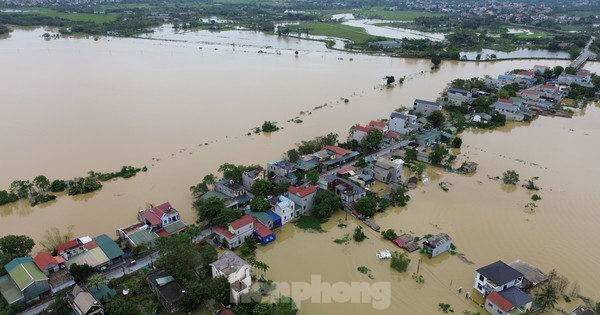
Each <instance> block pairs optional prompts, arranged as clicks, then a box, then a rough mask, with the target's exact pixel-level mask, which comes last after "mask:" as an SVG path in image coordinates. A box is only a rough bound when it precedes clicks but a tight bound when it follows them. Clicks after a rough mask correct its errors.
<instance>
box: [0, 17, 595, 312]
mask: <svg viewBox="0 0 600 315" xmlns="http://www.w3.org/2000/svg"><path fill="white" fill-rule="evenodd" d="M43 32H44V31H43V30H42V29H37V30H35V31H33V32H24V31H19V30H16V31H15V32H13V33H12V37H11V38H10V39H8V40H5V41H2V42H1V43H0V53H1V54H2V57H3V58H1V59H0V68H1V69H2V72H3V74H10V75H2V76H0V94H1V95H2V102H0V110H2V112H3V113H5V114H6V115H10V117H11V119H7V120H4V121H3V123H2V124H0V141H1V142H2V144H3V151H2V155H1V156H2V163H1V164H0V187H2V189H6V188H7V187H8V186H9V185H10V182H11V181H13V180H14V179H33V178H34V177H35V176H37V175H40V174H44V175H46V176H48V177H49V178H51V179H56V178H61V179H68V178H73V177H75V176H84V175H85V174H87V172H88V171H89V170H97V171H102V172H108V171H114V170H118V169H119V168H120V167H121V165H124V164H125V165H135V166H143V165H147V166H148V167H149V170H148V172H147V173H143V174H138V175H137V176H136V177H134V178H131V179H129V180H126V181H125V180H116V181H110V182H107V183H105V184H104V187H103V188H102V189H101V190H100V191H97V192H96V193H94V194H90V195H83V196H77V197H75V198H74V197H70V196H61V197H59V199H58V200H57V201H56V202H54V203H50V204H48V205H47V206H45V207H34V208H31V207H29V206H28V204H27V202H26V201H22V202H19V203H16V204H13V205H9V206H3V207H0V216H1V218H0V234H2V235H6V234H28V235H30V236H31V237H32V238H34V240H36V241H39V240H40V239H41V238H42V235H43V232H44V230H45V229H47V227H51V226H56V227H59V228H60V229H62V230H65V229H66V227H67V226H69V225H71V224H73V225H75V228H74V232H75V234H76V235H91V236H95V235H98V234H100V233H108V234H109V235H114V234H113V233H114V230H115V229H117V228H119V227H122V226H125V225H127V224H130V223H132V222H134V221H135V217H136V212H137V209H140V208H142V207H144V205H145V204H146V203H153V204H156V203H158V202H164V201H170V202H171V204H172V205H173V206H174V207H175V208H177V209H178V210H179V211H180V212H181V215H182V219H183V220H184V221H185V222H188V223H191V222H194V221H195V215H194V211H193V209H192V207H191V204H192V198H191V196H190V193H189V187H190V186H192V185H194V184H196V183H197V182H198V181H199V180H200V179H201V178H202V177H203V176H204V175H206V174H208V173H216V170H217V168H218V166H219V165H220V164H222V163H224V162H230V163H235V164H245V165H248V164H254V163H258V164H264V163H265V161H268V160H271V159H273V158H276V157H279V156H281V155H282V154H283V152H286V151H287V150H288V149H289V148H290V147H291V146H292V144H293V143H298V142H300V141H302V140H306V139H311V138H314V137H316V136H320V135H323V134H327V133H329V132H335V133H338V134H339V135H340V138H344V137H345V135H347V132H348V128H349V126H351V125H352V124H354V123H366V122H367V121H369V120H371V119H376V118H385V117H389V113H390V112H391V111H392V110H394V109H396V108H398V107H399V106H400V105H403V104H404V105H406V104H412V102H413V101H414V99H415V98H424V99H435V98H437V97H438V96H439V94H438V93H439V92H440V91H442V90H443V89H444V87H445V86H446V84H447V83H448V82H450V81H451V80H453V79H455V78H456V77H460V78H463V79H468V78H471V77H481V76H484V75H496V74H498V73H504V72H505V71H508V70H511V69H514V68H529V67H531V66H532V65H535V64H545V65H548V66H551V67H554V66H556V65H562V66H566V64H567V62H565V61H539V60H533V61H526V60H516V61H504V62H502V61H498V62H493V63H460V62H446V61H445V62H443V63H442V64H441V67H440V69H439V70H438V71H436V72H434V73H431V72H429V68H430V66H431V62H430V60H419V59H402V58H389V57H376V56H364V55H350V56H352V58H353V59H354V60H353V62H350V61H348V59H349V58H348V57H349V55H348V54H338V53H325V52H316V51H308V50H306V51H302V53H301V54H300V56H298V57H296V56H295V55H294V53H293V51H283V52H282V54H281V55H276V54H257V53H256V51H253V52H244V51H243V50H237V49H236V50H235V51H234V50H232V49H223V47H228V46H223V45H210V44H202V45H198V44H197V43H193V42H186V41H181V42H179V41H178V42H173V41H159V40H146V39H121V38H102V39H100V40H99V41H93V40H86V39H68V40H66V39H65V40H63V39H60V40H52V41H48V42H45V41H44V40H43V39H42V38H41V34H43ZM192 36H193V35H192ZM245 36H257V37H260V36H262V35H258V34H255V35H252V34H247V35H245ZM183 38H185V36H183ZM199 46H201V47H203V49H199ZM214 48H218V50H214ZM338 58H342V59H343V60H339V59H338ZM586 68H589V69H590V70H592V71H598V70H600V64H598V63H590V64H587V65H586ZM384 75H394V76H396V77H403V76H406V81H405V83H404V85H403V86H399V87H396V88H392V89H386V90H384V91H382V90H381V89H380V87H379V86H378V83H379V78H381V77H382V76H384ZM32 91H35V92H32ZM340 97H345V98H348V99H349V103H347V104H344V103H340V102H339V100H340ZM325 103H326V104H327V106H326V107H324V108H321V109H318V110H315V109H314V108H315V107H316V106H319V105H323V104H325ZM301 111H302V112H305V113H306V114H304V115H300V114H299V113H300V112H301ZM308 112H310V113H311V114H310V115H309V114H307V113H308ZM296 116H299V117H301V118H302V120H303V123H301V124H295V123H287V122H286V121H288V120H289V119H291V118H294V117H296ZM265 120H271V121H277V122H278V124H279V125H280V126H282V127H284V129H283V130H281V131H278V132H276V133H273V134H271V135H270V136H269V137H265V136H264V135H256V134H251V135H250V136H247V135H246V134H247V133H248V131H250V130H251V129H252V128H254V127H256V126H259V125H260V124H261V123H262V122H263V121H265ZM598 121H600V109H599V108H598V107H596V106H589V107H588V108H587V109H586V113H585V116H575V117H573V118H572V119H559V118H548V117H539V118H538V119H537V120H535V121H534V122H532V123H530V125H529V126H524V125H523V124H515V123H508V124H507V126H506V127H504V128H501V129H500V130H499V131H496V132H491V131H479V130H467V131H465V132H464V133H463V134H462V138H463V147H462V149H461V152H460V156H459V157H458V159H462V160H465V159H469V160H472V161H475V162H477V163H479V168H478V171H477V173H476V174H473V175H471V176H462V175H459V174H452V173H445V172H442V171H440V170H439V169H435V168H429V169H428V175H429V176H430V181H429V182H428V183H426V184H424V185H423V184H421V185H419V187H418V188H417V189H415V190H412V191H411V192H410V195H411V201H410V203H409V205H408V206H407V207H405V208H403V209H398V208H392V209H389V210H388V211H387V212H386V213H385V214H384V215H382V216H377V217H376V218H375V220H376V222H377V223H378V224H379V225H381V227H382V229H390V228H393V229H395V230H396V231H397V232H399V231H403V232H406V233H410V234H412V235H414V236H419V237H422V236H423V235H425V234H428V233H430V234H434V233H439V232H445V233H448V234H449V235H450V236H451V237H452V238H453V240H454V243H455V244H456V246H457V252H459V253H462V254H464V255H465V256H464V257H466V258H467V259H468V260H469V261H472V262H474V265H471V264H468V263H466V262H465V261H464V260H462V259H460V258H459V256H451V255H449V254H444V255H445V256H441V257H440V258H436V259H435V260H432V261H428V260H427V259H428V258H427V257H425V256H422V255H421V254H419V253H417V252H414V253H411V254H410V258H411V259H412V262H411V264H410V265H409V270H408V271H407V273H405V274H399V273H397V272H395V271H392V270H391V269H390V268H389V261H382V260H379V259H377V258H376V257H375V253H376V252H377V251H378V250H381V249H390V250H395V249H396V248H395V247H394V245H392V244H391V243H389V242H385V241H383V240H382V239H381V237H380V236H379V234H378V233H376V232H374V231H371V230H369V229H368V228H366V227H365V233H366V234H367V236H368V237H369V239H367V240H366V241H365V242H363V243H362V244H356V243H354V242H350V244H348V245H338V244H336V243H334V242H333V240H334V239H336V238H340V237H343V236H344V235H345V234H347V233H351V231H352V230H353V229H354V228H355V227H356V226H357V225H358V224H360V223H358V222H356V221H354V219H353V218H348V223H347V224H348V227H346V228H344V229H341V228H339V227H338V226H337V223H338V220H340V219H341V220H343V221H344V222H345V217H344V215H343V214H342V213H338V214H336V215H334V217H333V218H332V219H331V220H330V221H329V222H328V223H326V224H325V225H324V229H325V230H326V231H327V232H325V233H307V232H304V231H302V230H298V229H297V228H296V227H294V226H293V225H291V224H289V225H286V227H284V228H283V229H280V230H278V231H276V234H277V241H276V242H275V243H274V244H269V245H267V246H266V247H261V248H260V249H259V250H258V253H257V256H258V257H257V259H259V260H261V261H264V262H265V263H267V264H268V265H269V266H270V269H269V270H268V272H267V276H268V277H269V278H270V279H273V280H274V281H282V282H291V281H304V282H306V281H310V279H311V276H313V275H320V276H321V278H322V279H323V281H328V282H330V283H335V282H351V281H358V282H367V283H375V282H377V281H384V282H389V283H390V286H391V296H390V303H391V304H390V307H389V308H388V309H386V310H384V311H381V312H379V313H382V314H398V313H402V314H417V315H419V314H423V315H428V314H436V313H438V306H437V305H438V303H442V302H443V303H449V304H451V305H452V306H453V308H454V309H455V311H456V313H462V311H464V310H469V311H480V312H483V311H482V310H480V309H478V307H477V306H476V305H474V304H473V303H471V302H469V301H467V300H465V299H464V296H463V295H459V294H458V292H457V288H458V287H461V286H462V287H463V288H465V289H466V288H470V287H471V285H472V280H473V276H474V270H475V269H477V268H478V267H479V266H482V265H484V264H488V263H491V262H493V261H496V260H498V259H502V260H504V261H506V262H510V261H512V260H514V259H523V260H526V261H528V262H530V263H532V264H534V265H536V266H538V267H539V268H541V269H542V270H544V271H549V270H550V269H553V268H556V270H558V272H559V273H560V274H563V275H565V276H567V277H568V278H569V279H570V280H571V281H574V280H578V281H579V284H580V285H581V291H582V294H583V295H587V296H595V295H598V293H599V292H600V274H596V273H590V272H589V270H595V269H594V268H596V265H595V264H596V262H597V261H598V260H600V252H598V251H594V250H590V247H589V244H590V240H594V239H595V238H596V237H597V226H598V225H600V215H599V214H598V211H597V207H598V204H600V195H598V193H597V187H596V185H595V182H596V179H597V178H599V177H600V168H598V167H595V165H597V157H598V156H600V152H599V151H598V150H600V148H599V147H598V146H595V145H593V144H594V143H598V141H600V139H599V138H600V131H599V129H598ZM16 133H18V136H15V134H16ZM204 143H208V144H209V145H202V146H199V144H204ZM24 144H26V145H24ZM40 152H43V154H41V153H40ZM190 153H192V154H190ZM508 169H514V170H515V171H516V172H517V173H519V174H520V177H521V178H522V179H524V180H526V179H529V178H532V177H534V176H538V177H539V178H540V179H539V181H538V182H537V185H538V186H540V188H541V190H540V191H539V192H538V194H539V195H540V196H542V198H543V199H542V200H540V201H539V202H537V203H538V205H539V207H538V208H537V209H536V210H535V214H534V215H532V214H530V213H527V211H524V205H526V204H527V203H528V202H530V200H531V199H530V198H531V197H530V193H529V192H527V191H526V190H525V189H524V188H522V187H520V186H519V187H513V189H514V191H512V192H510V193H506V192H505V191H504V190H503V188H502V184H501V183H500V182H498V181H495V180H490V179H488V176H500V175H501V174H502V172H504V171H506V170H508ZM432 172H433V173H432ZM440 181H444V182H448V183H451V186H450V190H449V191H448V192H445V191H443V190H442V189H440V188H439V187H438V184H439V182H440ZM82 201H83V202H82ZM419 259H421V260H422V263H421V267H420V268H421V269H420V272H421V273H422V274H423V276H424V278H425V283H423V284H418V283H416V282H415V281H413V280H412V278H411V274H412V273H413V272H416V269H417V265H418V264H417V262H418V261H419ZM359 266H366V267H368V268H369V269H371V273H372V275H373V277H374V279H369V278H368V277H367V276H366V275H364V274H361V273H360V272H358V271H357V268H358V267H359ZM301 307H302V308H301V312H300V314H324V313H334V314H339V313H346V314H370V313H372V312H373V308H372V306H371V304H350V303H345V304H340V303H328V304H324V303H310V301H308V302H307V301H303V302H302V304H301ZM563 308H565V307H563ZM566 308H569V305H566Z"/></svg>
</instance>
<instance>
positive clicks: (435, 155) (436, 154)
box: [429, 144, 448, 164]
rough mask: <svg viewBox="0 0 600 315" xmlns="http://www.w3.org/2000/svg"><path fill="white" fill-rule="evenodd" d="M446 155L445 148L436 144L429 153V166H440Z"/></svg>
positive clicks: (446, 150)
mask: <svg viewBox="0 0 600 315" xmlns="http://www.w3.org/2000/svg"><path fill="white" fill-rule="evenodd" d="M446 155H448V149H446V146H444V145H441V144H438V145H436V146H435V147H434V148H433V151H431V153H429V160H431V164H440V163H442V161H443V160H444V158H445V157H446Z"/></svg>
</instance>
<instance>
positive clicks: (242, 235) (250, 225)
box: [215, 215, 254, 249]
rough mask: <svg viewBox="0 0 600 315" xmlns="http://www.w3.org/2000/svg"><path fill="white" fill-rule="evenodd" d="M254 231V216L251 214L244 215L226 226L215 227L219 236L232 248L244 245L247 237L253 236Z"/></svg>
mask: <svg viewBox="0 0 600 315" xmlns="http://www.w3.org/2000/svg"><path fill="white" fill-rule="evenodd" d="M253 231H254V218H253V217H251V216H249V215H244V216H242V217H241V218H239V219H237V220H235V221H233V222H231V223H229V224H228V225H227V227H225V228H223V227H216V228H215V234H216V235H217V238H219V240H220V241H221V242H222V243H224V245H226V246H227V247H228V248H230V249H233V248H236V247H238V246H240V245H242V244H243V243H244V242H245V241H246V237H252V232H253Z"/></svg>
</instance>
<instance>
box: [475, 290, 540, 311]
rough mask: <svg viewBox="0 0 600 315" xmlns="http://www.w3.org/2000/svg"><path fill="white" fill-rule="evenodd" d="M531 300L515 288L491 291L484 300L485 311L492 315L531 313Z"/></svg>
mask: <svg viewBox="0 0 600 315" xmlns="http://www.w3.org/2000/svg"><path fill="white" fill-rule="evenodd" d="M532 306H533V298H531V297H530V296H529V295H527V293H525V292H523V291H521V290H520V289H519V288H517V287H511V288H508V289H506V290H502V291H500V292H496V291H492V293H490V294H489V295H488V296H487V297H486V299H485V310H486V311H488V312H490V313H491V314H494V315H496V314H497V315H518V314H525V313H528V312H529V311H531V309H532Z"/></svg>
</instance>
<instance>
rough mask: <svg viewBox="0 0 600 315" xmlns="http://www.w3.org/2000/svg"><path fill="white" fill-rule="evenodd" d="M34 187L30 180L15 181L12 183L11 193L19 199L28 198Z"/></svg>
mask: <svg viewBox="0 0 600 315" xmlns="http://www.w3.org/2000/svg"><path fill="white" fill-rule="evenodd" d="M31 187H33V185H32V184H31V183H30V182H29V181H28V180H15V181H13V182H12V183H10V187H9V189H8V190H9V191H10V192H11V193H12V194H15V195H17V197H19V198H27V196H28V195H29V191H30V190H31Z"/></svg>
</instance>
